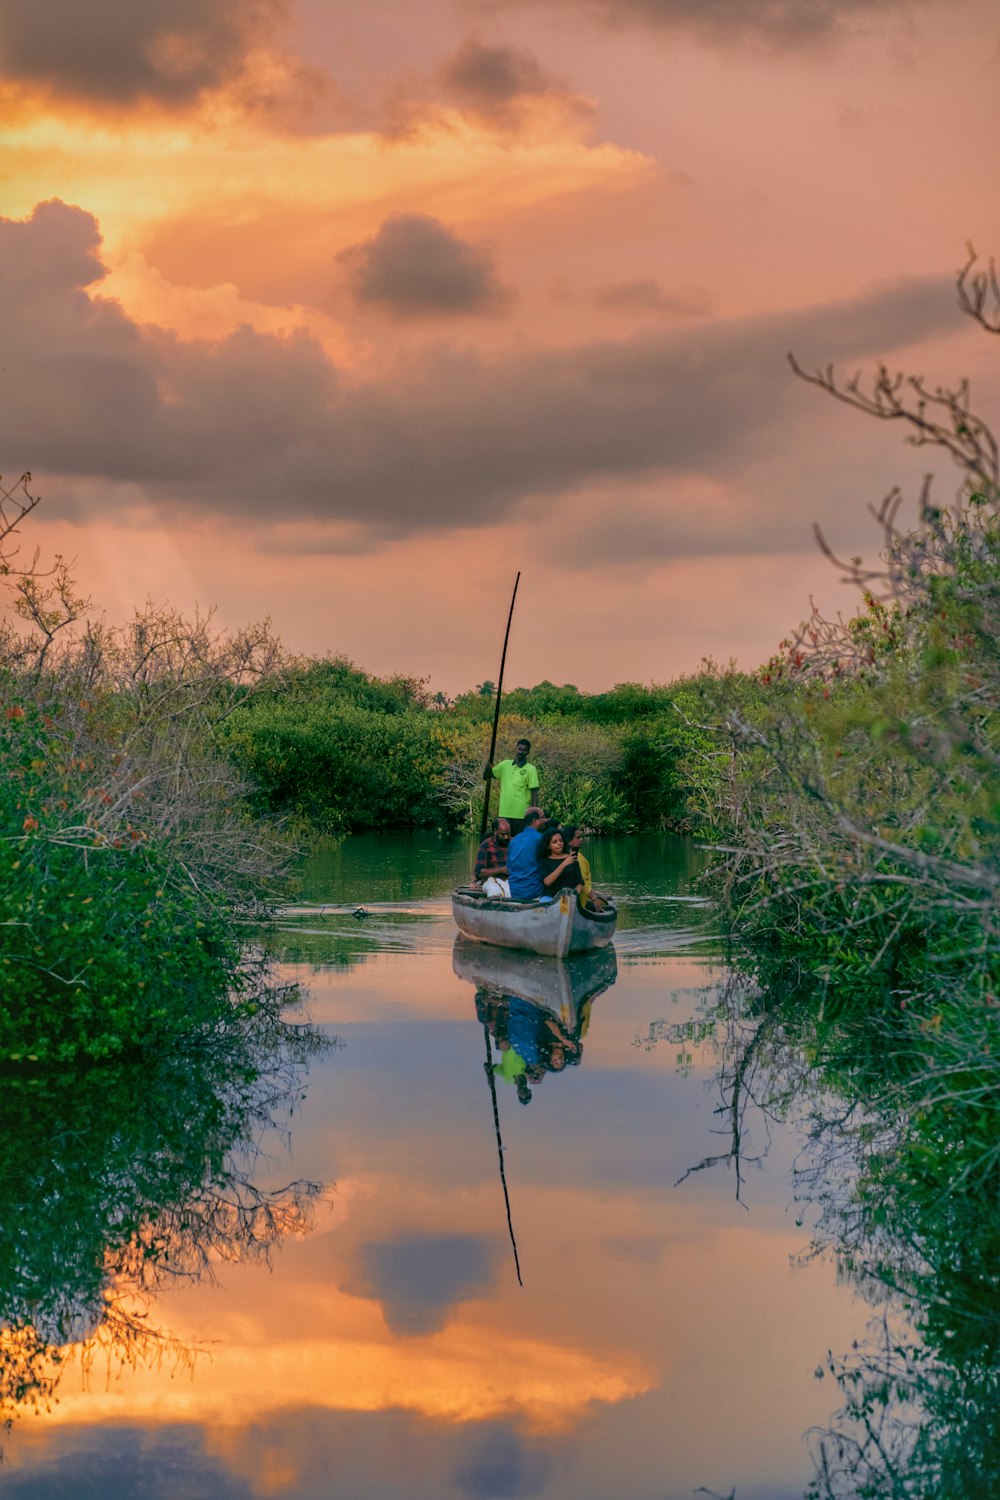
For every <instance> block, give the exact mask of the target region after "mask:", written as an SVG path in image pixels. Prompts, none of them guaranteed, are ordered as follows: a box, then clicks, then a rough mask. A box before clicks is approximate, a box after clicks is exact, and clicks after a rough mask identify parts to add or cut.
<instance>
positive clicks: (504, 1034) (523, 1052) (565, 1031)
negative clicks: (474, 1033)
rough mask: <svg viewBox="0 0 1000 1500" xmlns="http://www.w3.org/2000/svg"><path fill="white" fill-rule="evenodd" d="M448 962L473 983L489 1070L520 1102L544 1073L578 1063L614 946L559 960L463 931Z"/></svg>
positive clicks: (610, 974)
mask: <svg viewBox="0 0 1000 1500" xmlns="http://www.w3.org/2000/svg"><path fill="white" fill-rule="evenodd" d="M452 967H453V968H454V970H455V973H456V974H457V975H458V977H459V979H464V980H467V981H468V982H469V983H471V984H474V985H475V987H476V994H475V1004H476V1016H477V1018H478V1020H479V1021H480V1023H481V1024H482V1025H483V1026H484V1027H485V1028H486V1031H487V1033H488V1036H489V1039H490V1042H491V1044H492V1047H493V1049H494V1052H495V1054H496V1056H495V1060H494V1057H493V1054H491V1058H490V1065H491V1067H492V1072H493V1076H494V1077H495V1078H496V1079H497V1080H498V1081H499V1082H502V1083H505V1084H510V1085H513V1087H514V1090H515V1092H516V1094H517V1097H518V1099H519V1100H520V1102H521V1103H522V1104H529V1103H530V1102H531V1098H532V1087H533V1086H534V1087H536V1088H537V1086H538V1085H539V1084H540V1083H541V1082H543V1080H544V1079H545V1077H546V1076H547V1075H548V1074H550V1073H562V1072H563V1071H564V1070H565V1069H566V1068H571V1067H577V1066H578V1065H579V1064H580V1062H581V1061H582V1059H583V1043H584V1038H585V1037H586V1035H587V1031H588V1028H589V1026H590V1013H591V1009H592V1007H593V1003H594V1001H595V1000H596V999H597V997H598V995H602V994H603V993H604V992H605V990H608V989H610V988H611V986H612V985H613V984H614V982H615V980H616V979H617V977H618V960H617V958H616V956H615V951H614V948H603V949H601V950H600V951H599V952H596V953H587V954H581V955H580V956H579V957H578V958H573V959H570V960H568V961H563V960H560V959H555V958H542V957H540V956H538V955H537V954H534V953H520V952H517V951H516V950H514V949H507V948H491V947H489V946H488V945H487V944H482V943H475V942H470V941H469V940H468V939H467V938H463V937H462V936H459V937H458V938H457V939H456V942H455V947H454V950H453V953H452Z"/></svg>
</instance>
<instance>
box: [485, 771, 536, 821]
mask: <svg viewBox="0 0 1000 1500" xmlns="http://www.w3.org/2000/svg"><path fill="white" fill-rule="evenodd" d="M493 779H494V781H499V783H500V807H499V816H500V817H501V818H523V817H524V815H525V813H526V812H527V811H528V808H529V807H530V806H531V794H532V792H534V791H537V790H538V772H537V771H536V770H535V768H534V766H533V765H532V764H531V762H530V761H528V760H526V761H525V763H524V765H523V766H516V765H515V764H514V762H513V761H512V760H498V761H497V763H496V765H495V766H494V767H493Z"/></svg>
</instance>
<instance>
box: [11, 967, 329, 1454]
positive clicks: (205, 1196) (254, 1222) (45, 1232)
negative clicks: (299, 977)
mask: <svg viewBox="0 0 1000 1500" xmlns="http://www.w3.org/2000/svg"><path fill="white" fill-rule="evenodd" d="M290 998H291V996H290V992H289V991H288V990H287V989H276V988H274V987H270V986H268V985H267V984H266V982H265V981H264V980H263V978H262V979H261V983H260V984H259V985H258V986H257V989H256V994H255V998H254V999H253V1000H252V1001H251V1002H250V1003H248V1005H247V1006H246V1007H245V1012H246V1013H245V1015H244V1016H243V1019H242V1022H241V1023H240V1024H239V1025H236V1024H234V1025H233V1026H232V1027H230V1028H229V1031H228V1034H227V1035H226V1037H225V1039H224V1041H223V1040H220V1039H218V1038H212V1039H201V1040H199V1042H198V1043H197V1044H196V1045H193V1046H192V1047H191V1048H190V1049H188V1050H186V1051H184V1052H178V1053H174V1054H172V1055H167V1056H163V1057H161V1058H159V1059H157V1060H156V1061H155V1062H152V1063H148V1062H144V1063H143V1064H141V1065H139V1064H136V1063H128V1062H117V1061H116V1062H113V1063H107V1064H104V1065H94V1066H91V1067H89V1068H87V1069H82V1070H76V1071H67V1070H61V1071H58V1072H56V1071H54V1070H49V1069H35V1070H29V1069H26V1068H25V1067H24V1066H23V1065H21V1066H18V1067H8V1068H6V1069H5V1070H4V1077H3V1086H2V1088H0V1223H2V1225H3V1234H2V1235H0V1422H3V1423H4V1424H6V1425H8V1426H9V1424H10V1422H11V1420H12V1418H13V1417H14V1416H15V1415H16V1414H17V1412H18V1411H19V1410H20V1409H21V1408H23V1407H24V1406H39V1405H42V1406H46V1405H48V1403H49V1401H50V1399H51V1397H52V1396H53V1394H54V1392H55V1390H56V1387H57V1385H58V1383H59V1380H60V1376H61V1374H62V1373H63V1370H64V1369H65V1367H66V1365H67V1364H68V1362H69V1361H70V1359H71V1357H72V1355H73V1353H74V1352H75V1353H76V1354H78V1355H79V1357H80V1358H81V1359H82V1361H83V1363H84V1365H85V1367H87V1366H89V1365H90V1364H92V1363H93V1361H94V1359H95V1357H97V1356H98V1355H100V1354H103V1355H105V1356H106V1357H107V1359H108V1361H109V1363H110V1364H111V1365H112V1366H119V1365H122V1364H131V1365H135V1364H137V1363H142V1362H148V1361H150V1360H154V1361H155V1360H157V1359H159V1358H161V1357H162V1356H163V1355H164V1354H169V1355H171V1356H172V1357H176V1358H177V1359H180V1360H182V1361H183V1360H186V1359H188V1358H189V1357H190V1356H191V1353H192V1351H191V1350H189V1349H186V1348H184V1347H182V1346H179V1345H177V1344H176V1343H175V1342H174V1341H172V1340H171V1339H170V1338H169V1337H168V1336H167V1335H166V1334H165V1333H163V1332H162V1331H161V1330H159V1329H158V1328H157V1326H156V1324H155V1323H154V1322H153V1321H152V1320H151V1317H150V1310H151V1301H152V1298H153V1296H154V1294H155V1293H156V1292H158V1291H159V1290H161V1289H162V1288H164V1287H165V1286H168V1285H170V1284H172V1283H177V1282H189V1283H190V1282H194V1281H197V1280H199V1279H201V1278H205V1277H208V1278H211V1276H212V1270H213V1266H214V1265H216V1264H218V1263H219V1262H223V1261H229V1262H233V1261H248V1260H266V1259H267V1258H268V1257H269V1255H270V1253H271V1251H272V1250H273V1248H274V1247H275V1246H277V1245H278V1244H280V1242H281V1241H282V1240H284V1239H286V1238H287V1237H288V1236H289V1235H293V1234H300V1233H301V1232H302V1231H303V1230H304V1229H305V1228H306V1226H307V1224H308V1221H309V1206H310V1202H311V1200H312V1199H313V1198H314V1197H315V1195H316V1193H317V1192H318V1191H319V1187H318V1185H317V1184H316V1183H313V1182H308V1181H293V1182H289V1183H288V1184H286V1185H285V1186H283V1187H281V1188H278V1189H273V1190H267V1191H266V1190H263V1189H262V1188H260V1187H258V1186H257V1185H256V1183H255V1180H254V1174H255V1168H256V1167H257V1165H258V1162H259V1160H260V1158H261V1153H262V1150H263V1147H264V1144H265V1142H266V1141H267V1138H268V1135H269V1133H270V1132H272V1131H274V1130H275V1129H281V1128H283V1126H284V1122H285V1120H286V1118H287V1114H288V1112H289V1110H290V1109H291V1107H292V1105H293V1104H294V1103H295V1101H296V1100H297V1099H299V1098H300V1097H301V1095H302V1079H303V1071H304V1067H305V1064H306V1062H307V1060H308V1059H309V1058H310V1057H311V1056H312V1055H313V1054H314V1053H316V1052H317V1051H318V1050H321V1048H322V1043H321V1042H320V1040H319V1038H318V1036H317V1034H316V1033H315V1032H313V1031H312V1030H311V1029H310V1028H308V1027H304V1026H296V1025H293V1024H291V1023H289V1022H287V1021H286V1020H284V1019H282V1016H281V1009H282V1006H283V1004H284V1003H285V1002H286V1001H287V1000H288V999H290Z"/></svg>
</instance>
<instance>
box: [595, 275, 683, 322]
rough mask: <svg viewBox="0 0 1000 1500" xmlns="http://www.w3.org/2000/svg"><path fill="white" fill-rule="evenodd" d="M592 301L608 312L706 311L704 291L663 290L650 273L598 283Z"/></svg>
mask: <svg viewBox="0 0 1000 1500" xmlns="http://www.w3.org/2000/svg"><path fill="white" fill-rule="evenodd" d="M594 305H595V306H596V307H604V308H608V309H609V310H610V311H612V312H646V313H662V314H664V315H666V316H670V317H678V318H699V317H704V316H705V314H706V313H707V312H709V310H710V309H709V302H708V298H707V297H706V296H705V294H704V293H703V292H702V293H694V292H686V293H681V294H679V295H678V294H676V293H672V292H665V291H664V290H663V288H662V287H661V285H660V283H659V282H658V281H656V280H655V279H654V278H653V277H652V276H646V277H639V278H637V279H636V280H635V281H616V282H613V283H611V284H610V285H609V286H603V287H599V288H598V290H597V291H596V292H595V293H594Z"/></svg>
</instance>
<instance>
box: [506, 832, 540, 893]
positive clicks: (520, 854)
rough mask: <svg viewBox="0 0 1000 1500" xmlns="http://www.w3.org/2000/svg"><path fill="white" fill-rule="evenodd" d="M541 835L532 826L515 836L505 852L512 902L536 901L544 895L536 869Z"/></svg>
mask: <svg viewBox="0 0 1000 1500" xmlns="http://www.w3.org/2000/svg"><path fill="white" fill-rule="evenodd" d="M541 842H542V835H541V834H540V833H539V832H538V829H537V828H535V827H534V826H533V825H531V824H529V826H528V827H527V828H525V829H523V830H522V831H521V832H520V833H518V834H515V836H514V837H513V838H512V839H511V841H510V845H509V848H508V850H507V869H508V870H509V871H510V894H511V899H512V900H513V901H537V900H538V897H539V896H544V895H545V884H544V882H543V880H542V874H541V871H540V870H539V868H538V846H539V844H540V843H541Z"/></svg>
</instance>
